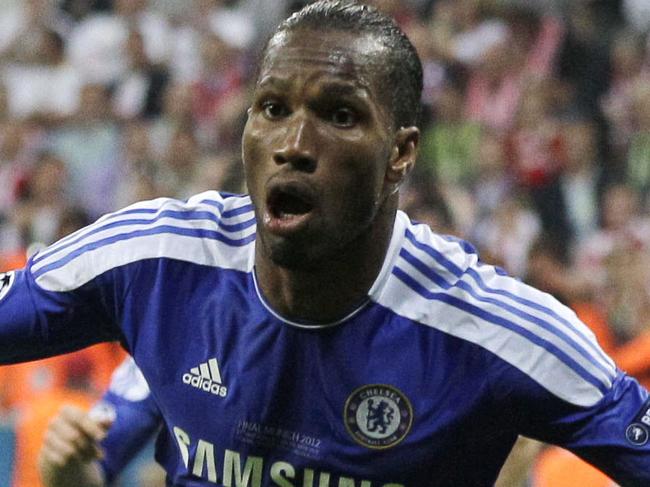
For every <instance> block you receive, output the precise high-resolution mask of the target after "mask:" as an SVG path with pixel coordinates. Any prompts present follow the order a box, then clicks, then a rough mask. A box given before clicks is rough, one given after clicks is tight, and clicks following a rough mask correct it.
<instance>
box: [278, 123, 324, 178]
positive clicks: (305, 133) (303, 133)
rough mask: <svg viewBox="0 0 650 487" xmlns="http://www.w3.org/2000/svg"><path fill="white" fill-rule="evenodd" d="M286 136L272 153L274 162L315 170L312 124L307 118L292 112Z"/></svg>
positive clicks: (308, 170) (310, 170)
mask: <svg viewBox="0 0 650 487" xmlns="http://www.w3.org/2000/svg"><path fill="white" fill-rule="evenodd" d="M288 124H289V126H288V127H287V132H286V136H285V137H284V140H283V141H282V145H281V147H280V148H279V149H278V150H276V151H275V152H274V153H273V160H274V161H275V163H276V164H278V165H281V164H291V165H292V166H293V167H294V168H295V169H297V170H300V171H305V172H314V171H315V170H316V154H315V152H314V151H315V149H314V140H313V126H312V124H311V122H310V121H309V119H308V118H307V117H305V116H304V115H302V114H300V113H298V112H297V113H294V114H293V116H292V117H291V120H289V121H288Z"/></svg>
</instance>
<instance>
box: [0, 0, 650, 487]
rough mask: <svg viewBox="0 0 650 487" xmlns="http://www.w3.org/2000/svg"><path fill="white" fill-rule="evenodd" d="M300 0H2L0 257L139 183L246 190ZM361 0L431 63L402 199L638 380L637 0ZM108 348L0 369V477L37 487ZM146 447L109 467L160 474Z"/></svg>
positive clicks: (645, 341)
mask: <svg viewBox="0 0 650 487" xmlns="http://www.w3.org/2000/svg"><path fill="white" fill-rule="evenodd" d="M303 3H304V2H300V1H289V0H273V1H270V0H240V1H227V0H221V1H219V0H184V1H182V2H181V1H173V0H150V1H146V0H58V1H57V0H25V1H19V0H0V271H3V270H9V269H12V268H16V267H20V266H22V265H23V263H24V261H25V258H26V256H27V255H29V254H31V253H33V252H35V251H36V250H38V249H39V248H41V247H42V246H43V245H47V244H49V243H51V242H53V241H55V240H56V239H58V238H59V237H61V236H63V235H66V234H67V233H69V232H71V231H73V230H74V229H76V228H78V227H80V226H82V225H84V224H86V223H88V222H90V221H92V220H93V219H95V218H97V217H98V216H99V215H101V214H103V213H105V212H110V211H112V210H115V209H117V208H119V207H122V206H124V205H127V204H129V203H131V202H134V201H136V200H141V199H148V198H153V197H157V196H172V197H178V198H186V197H188V196H189V195H191V194H194V193H196V192H199V191H202V190H206V189H215V188H216V189H224V190H228V191H245V188H244V185H243V181H242V171H241V164H240V155H239V136H240V133H241V129H242V127H243V124H244V122H245V109H246V107H247V100H248V98H249V93H250V91H251V83H252V81H253V78H254V75H255V65H256V62H257V60H258V55H259V51H260V48H261V46H262V45H263V43H264V41H265V39H266V38H267V37H268V35H269V34H270V32H272V30H273V28H274V26H275V25H276V24H277V23H278V22H279V21H280V20H281V19H282V18H284V16H285V15H286V14H287V13H288V12H290V11H292V10H293V9H296V8H299V7H300V6H301V5H302V4H303ZM368 3H374V4H376V5H377V6H379V7H380V8H382V9H384V10H386V11H387V12H389V13H391V14H392V15H394V16H395V17H396V18H397V19H398V21H399V22H400V24H401V25H402V26H403V28H404V30H405V31H406V32H407V33H408V35H409V37H410V38H411V40H412V41H413V42H414V44H415V45H416V47H417V48H418V50H419V52H420V55H421V57H422V59H423V63H424V69H425V90H424V96H423V100H422V103H423V114H422V120H421V125H422V127H423V137H422V150H421V156H420V160H419V163H418V168H417V171H416V174H415V176H414V177H412V178H411V180H410V182H409V184H408V186H407V187H406V188H405V191H404V193H403V197H402V202H401V205H402V207H403V208H405V209H407V211H408V212H409V214H410V215H411V217H412V218H414V219H417V220H420V221H425V222H427V223H429V224H431V226H432V227H433V228H434V229H436V230H437V231H439V232H444V233H450V234H454V235H457V236H460V237H462V238H466V239H468V240H470V241H471V242H473V243H474V244H475V245H476V246H477V247H478V249H479V250H480V252H481V255H482V258H483V260H485V261H487V262H490V263H494V264H498V265H500V266H502V267H504V268H505V269H506V270H507V271H508V272H510V273H511V274H513V275H515V276H518V277H520V278H521V279H523V280H526V281H528V282H531V283H532V284H534V285H536V286H538V287H540V288H542V289H544V290H547V291H548V292H551V293H553V294H554V295H555V296H556V297H558V298H559V299H560V300H562V301H563V302H565V303H567V304H568V305H570V306H572V307H573V309H574V310H575V311H576V313H578V315H579V316H580V317H581V318H582V319H583V320H584V321H585V322H586V323H587V324H588V325H589V326H591V327H592V329H593V330H594V332H595V333H596V334H597V336H598V338H599V340H600V342H601V344H602V346H603V347H604V348H605V349H606V350H607V351H608V352H609V353H610V354H611V355H612V356H613V357H614V359H615V360H616V362H617V363H618V365H619V366H620V367H621V368H623V369H624V370H626V371H628V372H629V373H630V374H632V375H635V376H636V377H638V378H639V379H640V380H641V381H642V382H643V383H644V384H645V385H646V386H648V385H650V321H649V320H650V257H649V252H650V206H649V205H650V201H649V199H648V192H649V191H650V37H649V36H648V32H649V31H650V2H649V1H648V0H528V1H526V0H410V1H407V0H403V1H396V0H376V1H371V2H370V1H369V2H368ZM90 325H91V324H89V326H90ZM122 357H123V352H122V351H121V350H119V348H118V347H117V346H116V345H113V344H111V345H101V346H97V347H93V348H91V349H89V350H86V351H82V352H79V353H77V354H73V355H70V356H65V357H61V358H56V359H51V360H48V361H44V362H37V363H31V364H26V365H21V366H14V367H8V368H0V486H12V487H36V486H38V485H39V484H38V480H37V479H36V478H35V477H34V474H35V472H34V471H33V464H34V458H35V452H36V451H37V449H38V445H39V443H40V437H41V435H42V431H43V429H44V428H45V425H46V424H47V418H49V417H50V416H51V415H52V414H54V412H55V411H56V410H57V409H58V407H59V406H60V405H61V404H62V403H64V402H70V401H74V402H76V403H78V404H91V403H92V402H93V401H94V400H96V398H97V397H98V394H100V393H101V391H102V390H103V389H104V388H105V387H106V384H107V380H108V377H109V376H110V372H111V370H112V368H113V367H114V366H115V365H116V364H117V363H119V361H120V360H121V359H122ZM15 446H16V448H14V447H15ZM520 451H521V452H523V453H520V457H521V458H522V459H523V460H524V461H522V463H521V464H520V465H517V466H516V467H515V468H522V469H523V470H526V467H527V465H528V463H527V461H526V459H527V458H528V457H530V458H533V457H536V460H535V461H534V462H533V464H532V468H531V469H530V474H529V475H524V476H525V477H527V480H526V481H525V482H524V484H522V485H525V484H528V485H532V486H535V487H543V486H547V485H548V486H554V487H555V486H561V485H565V484H564V483H563V482H566V485H592V486H598V485H603V486H605V485H611V484H610V483H608V482H607V480H606V479H604V478H598V477H591V476H592V475H594V472H593V471H591V470H589V469H585V470H584V471H583V469H582V467H580V465H579V464H578V463H576V462H574V460H573V459H572V457H571V456H569V455H566V454H565V453H563V452H561V451H559V450H557V449H547V448H545V447H542V446H540V445H536V444H529V443H526V444H525V445H524V447H523V448H521V449H520ZM150 457H151V451H150V450H148V451H147V452H146V453H145V454H144V457H143V458H144V460H141V461H138V462H136V464H135V465H134V466H132V468H130V469H129V470H128V472H127V473H126V474H125V476H124V478H123V480H122V485H126V486H132V485H141V486H145V485H149V486H153V485H156V480H155V475H153V476H152V477H151V478H149V479H148V480H147V479H145V477H146V476H147V475H149V474H151V472H150V471H149V470H147V468H148V466H147V463H148V462H147V460H146V459H147V458H150ZM522 465H523V467H522ZM12 472H13V474H12ZM12 475H14V480H13V481H11V480H10V478H11V476H12ZM586 479H587V480H586Z"/></svg>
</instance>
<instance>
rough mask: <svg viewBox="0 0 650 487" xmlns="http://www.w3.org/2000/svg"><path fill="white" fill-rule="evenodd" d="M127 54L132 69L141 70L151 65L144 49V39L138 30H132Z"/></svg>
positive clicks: (127, 44)
mask: <svg viewBox="0 0 650 487" xmlns="http://www.w3.org/2000/svg"><path fill="white" fill-rule="evenodd" d="M126 54H127V56H128V58H129V62H130V64H131V67H132V68H140V67H143V66H146V65H147V64H149V59H148V58H147V54H146V52H145V49H144V39H143V38H142V35H140V33H139V32H138V31H136V30H132V31H131V32H130V33H129V37H128V38H127V40H126Z"/></svg>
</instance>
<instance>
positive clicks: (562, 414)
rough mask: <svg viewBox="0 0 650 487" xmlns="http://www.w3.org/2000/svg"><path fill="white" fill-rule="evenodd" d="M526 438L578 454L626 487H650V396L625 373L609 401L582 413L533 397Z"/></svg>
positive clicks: (608, 395)
mask: <svg viewBox="0 0 650 487" xmlns="http://www.w3.org/2000/svg"><path fill="white" fill-rule="evenodd" d="M526 403H527V404H526V405H524V404H521V406H520V407H523V408H525V409H524V411H526V413H523V414H525V416H523V415H522V417H521V419H522V420H523V428H522V434H526V435H527V436H531V437H533V438H535V439H538V440H541V441H544V442H547V443H553V444H555V445H558V446H561V447H562V448H566V449H567V450H570V451H572V452H573V453H575V454H576V455H578V456H579V457H581V458H582V459H583V460H585V461H586V462H588V463H590V464H592V465H593V466H595V467H596V468H598V469H600V470H602V471H603V472H605V473H606V474H607V475H609V476H610V477H611V478H612V479H614V480H615V481H617V482H618V483H619V484H620V485H622V486H624V487H628V486H629V487H637V486H639V487H640V486H644V485H650V396H649V395H648V391H646V390H645V389H644V388H643V387H641V386H640V385H639V384H638V383H637V381H636V380H635V379H633V378H631V377H629V376H627V375H625V374H623V373H622V372H619V374H618V375H617V377H616V379H615V380H614V382H613V384H612V386H611V388H610V389H609V390H608V391H607V392H606V393H605V395H604V397H603V398H602V399H600V400H599V401H598V402H596V403H595V404H593V405H590V406H586V407H579V406H575V405H571V404H569V403H567V402H564V401H561V400H559V399H557V398H550V397H546V398H543V397H542V396H541V395H539V394H538V393H537V392H535V391H529V397H528V400H526Z"/></svg>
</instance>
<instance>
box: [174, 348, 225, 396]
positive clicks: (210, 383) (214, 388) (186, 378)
mask: <svg viewBox="0 0 650 487" xmlns="http://www.w3.org/2000/svg"><path fill="white" fill-rule="evenodd" d="M183 383H185V384H188V385H190V386H192V387H196V388H197V389H201V390H203V391H205V392H210V393H212V394H214V395H215V396H221V397H226V394H228V388H227V387H226V386H224V385H222V384H221V373H220V372H219V364H218V363H217V359H216V358H211V359H210V360H208V361H207V362H203V363H202V364H199V366H198V367H192V368H191V369H190V371H189V372H188V373H186V374H183Z"/></svg>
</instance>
